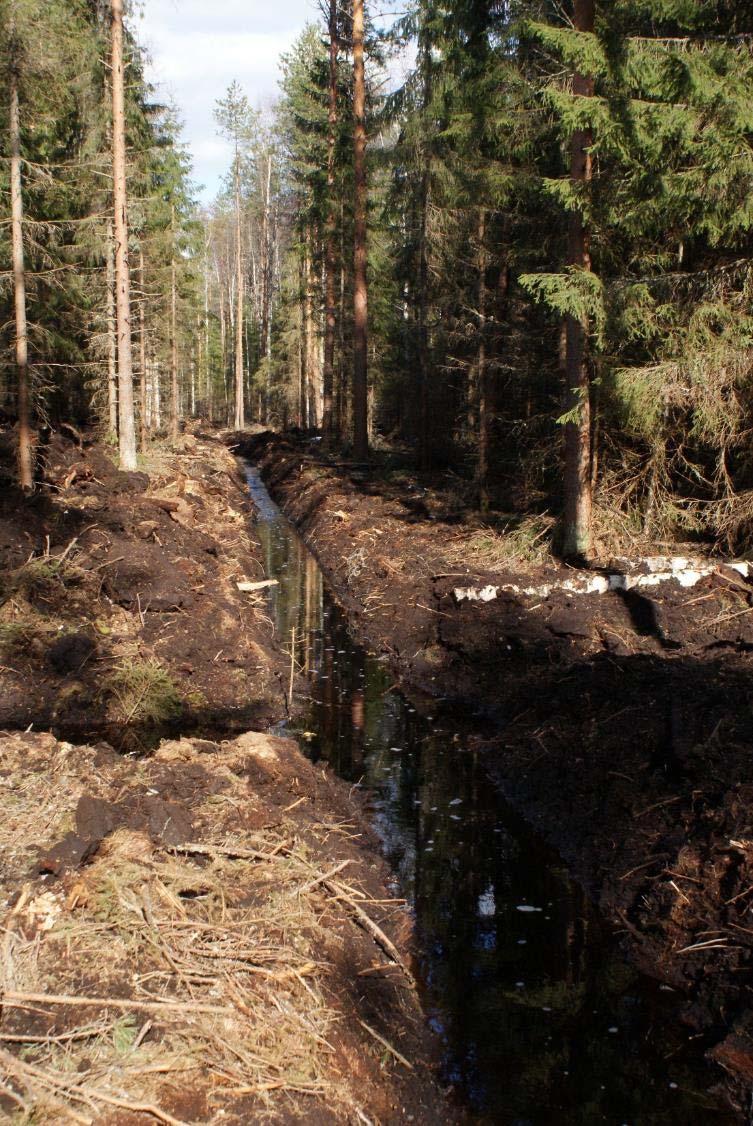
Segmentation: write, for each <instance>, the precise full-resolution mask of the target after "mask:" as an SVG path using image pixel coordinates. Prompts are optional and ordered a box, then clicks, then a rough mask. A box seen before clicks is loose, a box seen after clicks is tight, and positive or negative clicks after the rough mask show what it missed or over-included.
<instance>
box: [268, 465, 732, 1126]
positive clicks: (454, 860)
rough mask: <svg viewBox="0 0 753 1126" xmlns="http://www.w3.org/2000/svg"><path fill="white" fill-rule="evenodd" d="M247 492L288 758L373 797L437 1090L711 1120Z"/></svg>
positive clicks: (693, 1068)
mask: <svg viewBox="0 0 753 1126" xmlns="http://www.w3.org/2000/svg"><path fill="white" fill-rule="evenodd" d="M248 481H249V487H250V489H251V493H252V496H253V498H254V501H255V502H256V505H257V508H258V525H257V531H258V533H259V535H260V538H261V541H262V547H263V550H264V553H265V557H266V566H267V573H268V576H269V577H270V578H275V579H278V580H279V584H280V585H279V587H277V588H274V589H273V591H272V593H271V595H270V611H271V614H272V616H273V619H274V621H275V624H276V628H277V631H278V636H279V638H280V641H281V642H282V643H283V644H284V645H286V646H287V647H288V648H291V647H294V652H295V659H296V663H297V666H298V668H299V670H300V671H301V672H302V673H304V674H305V675H306V677H307V683H308V685H309V692H310V696H309V697H308V698H307V699H308V704H309V707H308V714H307V717H306V722H305V728H306V732H307V737H306V740H305V741H304V746H305V749H306V751H307V753H308V754H309V755H311V756H313V757H314V758H323V759H325V760H326V761H327V762H329V763H330V764H331V765H332V767H333V768H334V769H335V770H336V771H337V772H338V773H339V774H340V775H342V776H343V777H344V778H346V779H349V780H351V781H354V782H355V781H360V780H363V782H364V784H365V785H366V786H368V787H369V788H370V790H371V792H372V793H373V795H374V797H373V804H374V821H375V824H376V827H377V830H378V832H379V834H380V837H381V840H382V842H383V846H384V850H385V853H386V855H387V856H388V858H389V860H390V861H391V863H392V865H393V867H394V870H395V873H396V878H397V880H398V881H399V884H400V888H401V889H402V894H403V895H405V896H406V897H407V898H408V899H409V900H410V902H411V903H412V905H413V907H414V909H415V913H416V923H417V933H418V942H419V949H420V956H421V967H420V970H421V974H420V976H421V977H422V980H423V981H424V982H425V985H426V994H425V998H424V1002H425V1005H426V1008H427V1010H428V1012H429V1014H430V1019H431V1021H432V1024H433V1026H434V1027H435V1028H436V1030H437V1032H438V1033H439V1035H440V1036H441V1038H442V1041H443V1043H444V1045H445V1078H446V1079H447V1081H448V1082H452V1083H453V1084H455V1085H456V1086H457V1087H458V1089H459V1091H460V1092H461V1094H462V1096H463V1098H464V1100H465V1101H466V1103H467V1104H469V1105H470V1106H471V1107H472V1109H473V1111H474V1113H475V1116H476V1118H477V1120H478V1121H483V1122H495V1123H496V1122H499V1123H510V1124H512V1123H514V1124H516V1126H524V1124H527V1123H531V1124H536V1126H539V1124H542V1126H544V1124H546V1126H549V1124H550V1123H558V1124H559V1123H573V1124H576V1123H577V1124H581V1123H602V1122H603V1123H615V1124H620V1123H630V1124H631V1126H635V1124H639V1123H640V1124H643V1123H651V1124H663V1123H667V1124H669V1123H672V1124H676V1123H681V1124H684V1123H688V1124H690V1123H705V1122H709V1123H722V1122H727V1121H733V1119H731V1118H729V1117H728V1116H727V1115H726V1114H724V1113H723V1112H722V1111H720V1110H719V1109H718V1108H717V1109H715V1102H714V1100H713V1098H711V1097H710V1096H708V1095H706V1094H705V1093H704V1089H705V1088H706V1087H708V1086H709V1085H710V1083H711V1077H710V1074H709V1072H708V1071H707V1069H706V1067H705V1065H704V1063H703V1059H702V1051H701V1048H700V1046H699V1045H697V1044H696V1043H695V1042H694V1041H693V1039H692V1038H691V1037H690V1036H689V1035H688V1033H687V1031H686V1030H684V1029H683V1027H682V1026H681V1025H680V1024H679V1022H678V1016H677V1010H678V999H677V998H676V997H675V995H674V994H672V993H671V992H665V991H662V990H661V989H660V988H659V987H658V986H657V985H656V984H654V983H652V982H649V981H646V980H643V979H641V978H639V977H637V976H636V975H635V974H634V973H633V972H632V971H631V970H630V969H629V968H628V967H627V966H626V965H625V963H624V960H623V958H622V956H621V954H620V952H619V950H618V949H617V947H616V944H615V943H614V941H613V940H611V939H610V936H609V935H608V934H605V932H604V930H603V929H602V928H601V927H600V925H599V923H598V920H597V918H596V916H595V914H594V912H593V910H592V908H591V907H590V905H589V903H588V901H587V900H586V899H585V897H584V896H583V894H582V893H581V891H580V890H579V889H578V887H577V886H576V885H575V884H574V883H572V882H571V881H570V880H569V878H568V875H567V872H566V871H565V870H564V869H563V868H562V865H561V862H559V861H558V858H557V857H556V856H555V855H553V854H552V853H551V852H550V851H549V850H547V849H546V848H545V847H544V846H543V845H542V843H541V842H540V841H539V840H538V839H537V838H536V837H535V836H534V835H532V834H531V833H530V831H528V830H527V829H526V827H525V826H524V825H523V824H522V823H521V822H520V821H519V820H518V819H517V818H516V817H515V815H514V814H513V812H512V811H511V810H510V809H509V808H508V807H507V806H506V805H505V803H504V802H503V801H502V800H501V799H500V797H499V795H498V794H496V793H495V791H494V788H493V787H492V786H491V785H490V783H489V780H488V778H487V775H486V773H485V771H484V768H483V765H482V763H481V762H480V761H479V758H478V756H477V755H476V754H475V753H474V752H473V751H472V750H470V749H469V747H468V743H469V739H468V736H469V734H470V733H471V732H472V730H473V728H472V721H470V720H469V717H463V716H459V715H458V714H457V712H455V713H452V714H451V713H447V712H442V711H441V710H440V709H438V708H437V707H435V709H434V712H433V713H432V711H431V709H430V710H428V711H426V712H424V711H423V709H422V712H421V713H419V711H418V710H416V708H414V707H413V705H411V704H410V703H409V702H407V701H406V700H405V698H404V697H403V696H401V695H400V694H399V693H398V692H397V691H396V690H395V686H394V685H393V684H392V683H391V678H390V676H389V672H388V670H387V668H386V666H385V665H384V664H383V663H382V662H380V661H379V660H377V659H375V658H373V657H371V656H369V655H367V654H366V653H365V652H364V651H363V649H361V648H360V647H359V646H357V645H355V644H354V643H353V641H352V640H351V638H350V637H349V636H348V632H347V628H346V625H345V621H344V618H343V615H342V613H341V612H340V610H339V609H338V607H337V605H336V603H335V602H334V600H333V598H332V596H331V594H330V593H329V591H328V589H327V587H326V585H325V584H324V582H323V578H322V573H321V571H320V569H319V566H318V564H317V562H316V560H315V559H314V558H313V556H312V555H311V553H310V552H309V551H308V550H307V549H306V547H305V546H304V545H303V543H302V541H301V539H300V538H299V536H298V535H297V533H296V532H295V531H294V529H293V528H292V527H291V525H290V524H289V522H288V521H287V520H286V519H285V518H284V517H283V516H282V515H281V514H280V512H279V510H278V509H277V507H276V506H275V505H274V504H273V502H272V501H271V500H270V498H269V495H268V494H267V492H266V489H265V488H264V486H263V484H262V483H261V481H260V480H259V477H258V475H257V474H256V472H255V470H253V469H251V468H249V470H248Z"/></svg>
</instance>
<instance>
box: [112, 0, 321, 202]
mask: <svg viewBox="0 0 753 1126" xmlns="http://www.w3.org/2000/svg"><path fill="white" fill-rule="evenodd" d="M139 6H140V8H141V14H140V15H138V14H137V15H135V17H134V31H135V32H136V34H137V37H138V39H139V41H140V42H141V43H142V44H143V45H144V47H145V48H146V50H147V52H148V54H149V56H150V60H151V61H150V63H149V67H148V71H147V76H148V78H149V80H150V81H151V82H152V83H153V84H154V85H155V86H156V87H157V90H158V93H159V95H160V97H162V98H165V99H170V100H171V101H172V102H174V104H175V106H176V107H177V110H178V114H179V116H180V118H181V119H182V120H183V123H184V133H183V136H184V140H185V142H186V144H187V146H188V148H189V150H190V152H191V154H192V157H193V163H194V179H195V181H196V183H197V184H198V185H200V186H201V189H202V190H201V191H200V192H199V193H198V194H199V198H200V199H201V200H202V201H204V202H209V201H210V200H212V199H213V198H214V196H215V195H216V194H217V190H218V188H219V187H220V182H221V179H222V176H223V175H224V174H225V172H226V171H227V169H228V167H229V165H230V160H231V153H230V149H229V147H228V145H227V143H226V142H225V141H224V140H223V139H222V138H221V137H219V136H218V135H217V127H216V125H215V122H214V116H213V113H214V105H215V102H216V101H217V99H218V98H221V97H222V96H223V95H224V93H225V91H226V90H227V88H228V86H229V85H230V83H231V82H232V81H233V79H237V81H238V82H239V83H240V84H241V86H242V87H243V89H244V90H245V93H246V95H247V97H248V99H249V101H250V102H251V104H252V106H255V107H264V106H265V105H269V104H270V103H271V102H272V101H273V100H274V99H275V97H276V95H277V83H278V79H279V75H280V71H279V60H280V55H281V54H282V53H283V52H284V51H287V50H288V49H289V48H290V46H291V45H292V43H293V41H294V40H295V39H296V37H297V36H298V34H299V33H300V32H301V30H302V29H303V26H304V24H305V23H306V22H307V21H313V20H315V19H316V16H317V11H318V8H317V0H143V2H142V3H141V4H140V5H139Z"/></svg>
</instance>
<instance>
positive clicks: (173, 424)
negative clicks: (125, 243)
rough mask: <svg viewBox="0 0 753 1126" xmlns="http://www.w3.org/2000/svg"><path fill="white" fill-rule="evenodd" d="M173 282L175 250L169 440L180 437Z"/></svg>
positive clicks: (175, 311) (171, 268)
mask: <svg viewBox="0 0 753 1126" xmlns="http://www.w3.org/2000/svg"><path fill="white" fill-rule="evenodd" d="M177 289H178V287H177V284H176V281H175V249H174V248H173V260H172V262H171V263H170V439H171V441H172V442H173V443H176V442H177V441H178V439H179V437H180V395H179V392H178V312H177V310H178V293H177Z"/></svg>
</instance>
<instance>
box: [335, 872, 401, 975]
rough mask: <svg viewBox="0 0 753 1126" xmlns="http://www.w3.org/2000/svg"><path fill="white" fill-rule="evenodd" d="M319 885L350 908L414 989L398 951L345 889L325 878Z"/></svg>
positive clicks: (359, 922)
mask: <svg viewBox="0 0 753 1126" xmlns="http://www.w3.org/2000/svg"><path fill="white" fill-rule="evenodd" d="M321 884H322V886H323V887H326V889H327V891H328V892H329V893H330V894H331V895H333V896H334V897H335V898H336V899H340V900H342V902H343V903H345V904H347V906H348V907H350V909H351V911H352V912H353V914H354V915H355V918H356V922H357V923H358V924H359V925H360V926H361V927H362V928H363V929H364V930H365V931H366V932H367V934H369V935H371V937H372V938H373V939H374V941H375V942H376V944H377V946H379V947H381V949H382V950H383V951H384V953H385V954H386V955H387V957H388V958H391V959H392V961H393V962H394V963H395V964H396V965H398V966H399V967H400V969H401V970H402V971H403V973H404V974H405V976H406V978H407V979H408V981H409V982H410V984H411V987H412V988H413V989H415V988H416V979H415V978H414V976H413V974H412V973H411V972H410V970H409V969H408V967H407V966H406V965H405V962H404V961H403V959H402V958H401V957H400V952H399V951H398V949H397V947H396V946H395V944H394V943H393V942H392V940H391V939H389V938H388V937H387V935H386V934H385V933H384V931H383V930H382V928H381V927H378V926H377V924H376V923H375V922H374V920H373V919H372V918H371V917H370V916H369V915H367V914H366V912H365V911H364V909H363V908H362V907H361V906H360V904H358V903H356V901H355V899H351V897H350V896H349V895H346V893H345V889H344V888H343V887H342V885H341V884H336V883H334V882H333V881H332V880H330V879H328V878H326V877H325V878H324V879H323V880H322V881H321Z"/></svg>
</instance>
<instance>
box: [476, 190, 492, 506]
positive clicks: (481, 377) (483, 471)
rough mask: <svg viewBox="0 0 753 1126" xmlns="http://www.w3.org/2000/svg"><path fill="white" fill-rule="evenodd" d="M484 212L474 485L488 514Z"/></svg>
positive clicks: (480, 236) (480, 221) (480, 225)
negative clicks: (476, 451) (476, 461)
mask: <svg viewBox="0 0 753 1126" xmlns="http://www.w3.org/2000/svg"><path fill="white" fill-rule="evenodd" d="M485 240H486V212H485V211H484V209H483V207H482V208H481V209H480V210H479V217H478V298H477V300H478V349H477V352H476V378H477V380H478V463H477V466H476V485H477V488H478V506H479V509H480V511H481V512H488V511H489V383H488V371H487V362H486V242H485Z"/></svg>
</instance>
